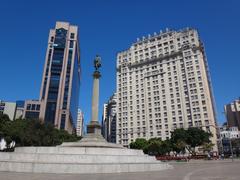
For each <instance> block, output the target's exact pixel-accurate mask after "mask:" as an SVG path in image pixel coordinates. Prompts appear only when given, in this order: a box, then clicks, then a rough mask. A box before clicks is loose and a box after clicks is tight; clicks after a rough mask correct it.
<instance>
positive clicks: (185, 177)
mask: <svg viewBox="0 0 240 180" xmlns="http://www.w3.org/2000/svg"><path fill="white" fill-rule="evenodd" d="M171 164H172V165H173V166H174V169H171V170H166V171H159V172H146V173H120V174H94V175H93V174H84V175H83V174H78V175H75V174H31V173H12V172H0V179H1V180H239V179H240V161H235V162H231V161H220V160H219V161H194V162H189V163H181V162H179V163H177V162H176V163H171Z"/></svg>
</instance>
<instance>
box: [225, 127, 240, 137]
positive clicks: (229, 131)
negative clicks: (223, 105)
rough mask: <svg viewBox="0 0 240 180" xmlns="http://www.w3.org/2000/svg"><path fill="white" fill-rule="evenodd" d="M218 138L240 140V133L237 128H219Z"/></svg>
mask: <svg viewBox="0 0 240 180" xmlns="http://www.w3.org/2000/svg"><path fill="white" fill-rule="evenodd" d="M220 137H221V139H238V138H240V131H239V130H238V128H237V127H229V128H227V127H226V126H224V127H221V128H220Z"/></svg>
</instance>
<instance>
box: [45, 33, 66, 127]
mask: <svg viewBox="0 0 240 180" xmlns="http://www.w3.org/2000/svg"><path fill="white" fill-rule="evenodd" d="M66 36H67V30H65V29H63V28H61V29H56V36H55V41H54V49H53V55H52V63H51V71H50V73H51V78H50V84H49V89H48V97H47V105H46V113H45V118H44V119H45V121H46V122H49V123H52V124H54V121H55V114H56V106H57V99H58V91H59V83H60V77H61V72H62V65H63V58H64V50H65V44H66ZM44 91H45V90H44Z"/></svg>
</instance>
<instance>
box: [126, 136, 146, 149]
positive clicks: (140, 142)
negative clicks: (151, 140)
mask: <svg viewBox="0 0 240 180" xmlns="http://www.w3.org/2000/svg"><path fill="white" fill-rule="evenodd" d="M145 146H147V140H146V139H144V138H137V139H136V140H135V142H131V143H130V148H131V149H144V148H145Z"/></svg>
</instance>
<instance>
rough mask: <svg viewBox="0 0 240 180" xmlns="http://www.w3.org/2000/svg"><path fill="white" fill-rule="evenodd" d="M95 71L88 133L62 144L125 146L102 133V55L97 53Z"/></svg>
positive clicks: (71, 145) (72, 145)
mask: <svg viewBox="0 0 240 180" xmlns="http://www.w3.org/2000/svg"><path fill="white" fill-rule="evenodd" d="M94 67H95V71H94V72H93V90H92V108H91V110H92V112H91V113H92V114H91V121H90V122H89V124H88V125H87V134H86V135H85V136H83V138H82V139H81V140H80V141H78V142H65V143H63V144H62V145H61V146H65V147H111V148H123V146H122V145H120V144H114V143H108V142H107V141H106V140H105V139H104V138H103V136H102V134H101V125H100V124H99V121H98V105H99V79H100V77H101V73H100V71H99V68H100V67H101V57H100V56H99V55H96V57H95V59H94Z"/></svg>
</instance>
